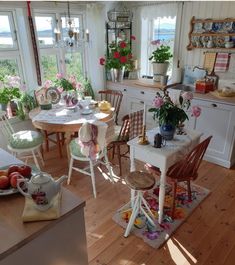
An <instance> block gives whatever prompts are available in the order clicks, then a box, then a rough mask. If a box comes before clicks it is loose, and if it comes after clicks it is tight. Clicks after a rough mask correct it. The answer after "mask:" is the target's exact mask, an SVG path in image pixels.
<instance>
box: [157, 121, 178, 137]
mask: <svg viewBox="0 0 235 265" xmlns="http://www.w3.org/2000/svg"><path fill="white" fill-rule="evenodd" d="M160 133H161V135H162V136H163V137H164V139H165V140H172V139H173V138H174V134H175V126H173V125H171V124H163V125H161V126H160Z"/></svg>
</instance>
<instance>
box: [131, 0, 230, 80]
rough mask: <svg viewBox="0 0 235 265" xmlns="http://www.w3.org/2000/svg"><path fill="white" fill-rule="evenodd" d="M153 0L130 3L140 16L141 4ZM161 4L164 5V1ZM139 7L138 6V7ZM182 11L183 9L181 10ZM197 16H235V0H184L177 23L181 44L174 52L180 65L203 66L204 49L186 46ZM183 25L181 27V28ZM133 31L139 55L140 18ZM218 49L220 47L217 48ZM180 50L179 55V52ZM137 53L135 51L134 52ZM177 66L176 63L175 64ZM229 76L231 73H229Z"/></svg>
mask: <svg viewBox="0 0 235 265" xmlns="http://www.w3.org/2000/svg"><path fill="white" fill-rule="evenodd" d="M153 4H154V3H153V2H144V1H143V2H138V3H137V4H132V3H131V2H130V3H128V6H129V8H131V9H132V10H133V12H134V16H139V15H140V12H139V11H138V9H139V8H140V6H141V5H149V8H151V5H153ZM158 4H159V2H158ZM161 4H163V5H164V2H163V1H162V2H161ZM137 7H138V8H137ZM180 13H181V11H180ZM193 16H195V17H196V18H201V19H205V18H213V19H216V18H221V19H224V18H228V17H235V1H186V2H183V9H182V17H181V14H180V15H179V20H178V22H181V23H177V27H178V28H177V30H176V41H177V44H176V46H179V49H178V48H177V49H176V50H175V52H174V56H175V57H178V58H177V59H179V60H180V66H181V67H183V66H184V65H192V66H195V65H198V66H203V61H204V52H205V50H203V49H194V50H192V51H187V49H186V46H187V45H188V43H189V39H188V33H189V30H190V20H191V18H192V17H193ZM179 26H181V28H179ZM133 31H134V34H136V42H135V43H134V44H133V46H134V47H133V50H134V52H136V55H138V53H139V50H140V46H141V42H140V40H141V35H140V34H141V31H140V25H139V24H138V19H136V17H134V21H133ZM216 51H218V49H217V50H216ZM178 52H179V54H178V56H177V53H178ZM134 54H135V53H134ZM174 66H176V64H174ZM227 75H228V77H229V74H227Z"/></svg>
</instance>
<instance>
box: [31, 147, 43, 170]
mask: <svg viewBox="0 0 235 265" xmlns="http://www.w3.org/2000/svg"><path fill="white" fill-rule="evenodd" d="M32 155H33V160H34V163H35V165H36V167H37V168H38V169H39V170H41V169H40V166H39V163H38V160H37V157H36V155H35V153H34V150H32Z"/></svg>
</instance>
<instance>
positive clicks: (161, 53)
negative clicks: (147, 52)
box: [149, 44, 173, 63]
mask: <svg viewBox="0 0 235 265" xmlns="http://www.w3.org/2000/svg"><path fill="white" fill-rule="evenodd" d="M170 49H171V48H170V46H167V45H163V44H161V45H160V46H159V47H157V49H156V50H155V51H153V52H152V55H151V56H150V57H149V60H150V61H152V62H153V63H165V62H168V61H169V59H170V58H172V57H173V55H172V53H171V51H170Z"/></svg>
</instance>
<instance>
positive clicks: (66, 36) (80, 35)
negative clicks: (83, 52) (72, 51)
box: [54, 1, 89, 48]
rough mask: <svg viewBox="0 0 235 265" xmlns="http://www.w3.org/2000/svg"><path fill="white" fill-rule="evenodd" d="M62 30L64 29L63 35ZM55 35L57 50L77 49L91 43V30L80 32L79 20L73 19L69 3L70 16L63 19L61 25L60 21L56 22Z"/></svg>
mask: <svg viewBox="0 0 235 265" xmlns="http://www.w3.org/2000/svg"><path fill="white" fill-rule="evenodd" d="M60 28H62V34H61V30H60ZM54 34H55V43H54V44H55V47H57V48H58V47H62V48H63V47H65V48H66V47H67V48H76V47H80V46H82V45H84V44H86V43H88V42H89V30H88V29H86V31H84V30H82V32H80V29H79V18H75V17H71V14H70V6H69V1H68V15H67V16H66V14H65V18H64V19H61V23H59V20H58V19H57V20H56V26H55V28H54Z"/></svg>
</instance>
